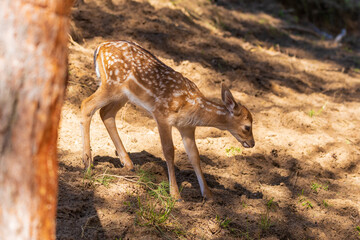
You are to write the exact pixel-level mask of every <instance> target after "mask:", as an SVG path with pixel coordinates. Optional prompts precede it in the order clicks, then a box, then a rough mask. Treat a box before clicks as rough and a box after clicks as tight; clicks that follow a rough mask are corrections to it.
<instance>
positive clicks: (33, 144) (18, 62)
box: [0, 0, 72, 240]
mask: <svg viewBox="0 0 360 240" xmlns="http://www.w3.org/2000/svg"><path fill="white" fill-rule="evenodd" d="M71 3H72V0H1V1H0V23H1V24H0V74H1V75H0V239H2V240H6V239H9V240H10V239H11V240H14V239H44V240H47V239H55V215H56V204H57V185H58V183H57V155H56V144H57V137H58V131H57V130H58V124H59V118H60V109H61V106H62V103H63V99H64V92H65V85H66V78H67V42H68V37H67V32H68V22H69V14H70V7H71Z"/></svg>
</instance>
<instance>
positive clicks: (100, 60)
mask: <svg viewBox="0 0 360 240" xmlns="http://www.w3.org/2000/svg"><path fill="white" fill-rule="evenodd" d="M94 63H95V71H96V75H97V77H98V78H100V79H101V83H100V87H99V88H98V89H97V90H96V92H95V93H94V94H92V95H91V96H90V97H88V98H87V99H85V100H84V101H83V102H82V104H81V116H82V121H81V129H82V138H83V157H82V160H83V163H84V164H85V168H89V167H91V163H92V157H91V149H90V122H91V117H92V115H93V114H94V113H95V111H96V110H98V109H100V116H101V119H102V121H103V122H104V125H105V127H106V129H107V131H108V133H109V135H110V137H111V139H112V141H113V143H114V145H115V148H116V151H117V153H118V156H119V158H120V161H121V163H122V164H123V166H124V167H125V168H127V169H129V170H133V168H134V166H133V163H132V161H131V160H130V158H129V155H128V153H127V152H126V150H125V148H124V145H123V144H122V142H121V140H120V137H119V134H118V132H117V129H116V125H115V115H116V113H117V112H118V111H119V110H120V109H121V107H123V106H124V104H125V103H126V102H127V101H130V102H131V103H133V104H136V105H138V106H140V107H142V108H144V109H145V110H147V111H148V112H149V113H150V114H151V115H152V116H153V118H154V119H155V121H156V123H157V126H158V130H159V135H160V139H161V145H162V150H163V153H164V156H165V159H166V164H167V168H168V174H169V182H170V194H171V195H172V196H173V197H174V198H175V199H179V200H180V199H181V198H180V193H179V188H178V185H177V182H176V178H175V170H174V145H173V141H172V134H171V131H172V127H173V126H174V127H176V128H177V129H178V130H179V132H180V134H181V137H182V141H183V144H184V147H185V150H186V153H187V155H188V157H189V160H190V162H191V164H192V166H193V168H194V170H195V173H196V176H197V179H198V181H199V184H200V190H201V194H202V196H203V197H204V198H211V197H212V193H211V191H210V189H209V187H208V186H207V184H206V181H205V179H204V175H203V173H202V171H201V168H200V157H199V152H198V149H197V146H196V143H195V128H196V126H212V127H216V128H218V129H221V130H228V131H229V132H230V133H231V134H232V135H233V136H234V137H235V138H236V139H237V140H238V141H239V142H240V143H241V144H242V145H243V146H244V147H246V148H251V147H254V145H255V141H254V138H253V134H252V116H251V113H250V112H249V110H248V109H247V108H246V107H244V106H242V105H240V104H239V103H237V102H236V101H235V99H234V97H233V96H232V94H231V92H230V90H229V89H228V88H227V87H225V86H224V85H222V86H221V98H222V101H223V104H218V103H215V102H212V101H210V100H208V99H207V98H206V97H205V96H204V95H203V94H202V93H201V92H200V90H199V89H198V88H197V86H196V85H195V84H194V83H193V82H192V81H190V80H189V79H187V78H185V77H184V76H182V75H181V74H180V73H178V72H176V71H175V70H173V69H172V68H170V67H168V66H167V65H165V64H164V63H162V62H161V61H160V60H159V59H157V58H156V57H155V56H154V55H152V54H151V53H150V52H148V51H147V50H145V49H144V48H142V47H141V46H139V45H137V44H135V43H132V42H128V41H118V42H105V43H102V44H101V45H99V46H98V48H97V49H96V50H95V53H94Z"/></svg>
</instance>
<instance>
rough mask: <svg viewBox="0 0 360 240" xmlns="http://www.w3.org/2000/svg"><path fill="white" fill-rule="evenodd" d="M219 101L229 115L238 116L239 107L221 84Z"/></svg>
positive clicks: (227, 89) (226, 88)
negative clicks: (220, 100)
mask: <svg viewBox="0 0 360 240" xmlns="http://www.w3.org/2000/svg"><path fill="white" fill-rule="evenodd" d="M221 99H222V101H223V103H224V105H225V107H226V108H227V110H229V112H230V113H231V114H234V115H239V113H240V106H239V104H237V102H236V101H235V99H234V97H233V95H232V93H231V92H230V90H229V88H228V87H226V86H225V84H221Z"/></svg>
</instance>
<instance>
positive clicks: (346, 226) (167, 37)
mask: <svg viewBox="0 0 360 240" xmlns="http://www.w3.org/2000/svg"><path fill="white" fill-rule="evenodd" d="M103 2H105V3H103ZM238 2H242V1H230V0H229V1H219V3H218V4H217V5H216V4H212V3H211V2H210V1H206V0H200V1H191V0H182V1H181V0H177V1H165V0H160V1H155V0H149V1H145V0H144V1H131V0H129V1H125V0H113V1H112V2H111V1H100V0H85V4H83V5H80V6H76V7H74V9H73V13H72V19H73V20H72V24H73V34H72V35H73V37H74V40H75V41H77V42H78V43H79V44H80V45H81V46H74V45H70V56H69V85H68V89H67V98H66V101H65V104H64V107H63V111H62V119H61V126H60V135H59V144H58V151H59V174H60V176H59V203H58V215H57V239H175V238H182V239H360V238H359V237H360V235H359V233H358V232H357V230H356V227H357V226H360V214H359V213H360V147H359V146H360V134H359V128H360V78H359V77H360V74H359V72H360V71H359V68H360V55H359V53H358V51H357V50H358V49H357V50H356V46H359V43H358V42H356V41H355V43H354V41H352V42H351V43H348V42H345V43H343V45H342V46H336V45H334V44H333V43H331V42H329V41H323V40H320V39H317V38H316V37H314V36H312V35H308V34H306V33H304V32H299V31H290V30H286V28H284V27H283V26H285V25H289V24H291V25H293V24H296V23H294V21H293V18H292V16H291V15H286V14H285V16H282V17H281V18H280V17H279V16H277V15H276V13H277V12H278V11H279V9H282V7H281V5H279V4H277V3H276V1H254V3H251V4H243V3H238ZM265 2H266V3H265ZM354 34H356V33H354ZM349 38H350V37H349ZM357 39H358V38H357ZM107 40H131V41H135V42H137V43H139V44H141V45H142V46H143V47H145V48H147V49H149V50H150V51H151V52H152V53H153V54H155V55H156V56H158V57H159V59H161V60H162V61H163V62H164V63H166V64H167V65H169V66H170V67H172V68H173V69H175V70H176V71H178V72H180V73H182V74H183V75H184V76H186V77H188V78H189V79H191V80H192V81H194V82H195V83H196V84H197V85H198V87H199V88H200V90H201V91H202V92H203V93H204V94H205V95H206V96H207V97H209V98H210V99H220V84H221V83H222V82H224V83H226V84H227V85H229V86H230V88H231V90H232V92H233V95H234V97H235V98H236V99H238V100H239V101H240V102H241V103H242V104H244V105H245V106H247V107H248V109H249V110H250V111H251V112H252V113H253V117H254V123H253V131H254V136H255V140H256V146H255V148H253V149H243V148H242V147H241V146H240V144H239V143H238V142H237V141H236V140H235V139H234V138H233V137H232V136H231V135H230V134H229V133H227V132H222V131H220V130H217V129H214V128H198V129H197V131H196V135H197V140H196V143H197V145H198V148H199V151H200V154H201V160H202V163H201V166H202V169H203V172H204V174H205V178H206V180H207V182H208V184H209V186H210V188H211V189H212V191H213V193H214V200H213V201H211V202H209V201H208V202H204V201H203V199H202V197H201V193H200V189H199V184H198V182H197V180H196V176H195V173H194V172H193V170H192V168H191V165H190V163H189V162H188V160H187V156H186V154H185V151H184V148H183V146H182V143H181V139H180V135H179V133H178V132H177V131H176V130H175V131H174V132H173V137H174V144H175V147H176V153H175V154H176V160H175V162H176V175H177V180H178V184H179V185H180V186H182V188H183V190H182V193H181V195H182V198H183V200H184V202H180V203H176V205H175V208H174V210H173V212H172V216H171V218H170V219H169V220H168V222H167V223H166V224H164V225H163V228H162V229H163V232H159V231H157V230H156V229H155V228H154V227H151V226H141V225H139V224H136V221H135V220H136V211H137V210H136V203H137V198H138V197H140V198H141V197H142V196H144V194H146V191H145V190H144V188H143V187H141V186H139V185H138V184H136V183H132V182H128V181H124V180H121V179H119V180H112V181H111V182H110V184H109V185H108V186H104V185H101V184H93V185H90V184H89V180H88V179H85V178H84V172H83V165H82V161H81V151H82V143H81V136H80V128H79V122H80V118H79V116H80V115H79V110H80V104H81V101H82V100H84V99H85V98H86V97H88V96H90V95H91V94H92V93H93V92H94V91H95V90H96V88H97V80H96V76H95V73H94V71H93V63H92V53H93V51H94V49H95V48H96V46H97V45H98V44H99V43H101V42H103V41H107ZM356 44H358V45H356ZM116 121H117V126H118V131H119V134H120V137H121V138H122V140H123V143H124V145H125V147H126V149H127V150H128V151H129V153H130V157H131V159H132V160H133V162H134V163H135V164H136V169H137V170H139V169H145V170H146V171H149V172H151V173H152V174H153V175H155V176H156V177H157V179H158V181H161V180H165V181H167V172H166V164H165V161H164V157H163V155H162V151H161V144H160V140H159V136H158V132H157V127H156V124H155V122H154V120H152V119H151V118H150V117H149V115H148V114H147V113H146V112H145V111H144V110H142V109H140V108H138V107H136V106H133V105H131V104H127V105H126V106H125V107H123V108H122V109H121V110H120V112H119V113H118V116H117V120H116ZM91 146H92V153H93V156H95V167H94V173H103V172H105V171H107V173H111V174H115V175H119V176H128V175H136V173H129V172H127V171H126V170H125V169H123V168H121V166H120V162H119V160H118V159H117V158H116V156H115V153H114V146H113V144H112V142H111V140H110V138H109V136H108V134H107V132H106V129H105V127H104V125H103V124H102V121H101V119H100V117H99V115H98V114H95V116H94V118H93V121H92V125H91ZM226 149H237V150H239V151H227V150H226ZM271 199H272V201H273V204H272V207H271V209H270V210H267V203H268V202H269V200H271ZM127 203H130V204H131V206H134V207H132V208H129V207H128V205H127ZM266 213H268V214H266ZM264 216H267V217H268V219H269V222H270V227H269V228H264V227H263V226H262V224H261V219H263V217H264ZM225 219H227V220H229V224H228V225H227V226H221V224H220V222H221V221H222V220H225ZM179 226H180V227H179ZM179 228H181V230H182V232H183V233H181V234H177V233H176V231H175V230H176V229H179ZM174 229H175V230H174Z"/></svg>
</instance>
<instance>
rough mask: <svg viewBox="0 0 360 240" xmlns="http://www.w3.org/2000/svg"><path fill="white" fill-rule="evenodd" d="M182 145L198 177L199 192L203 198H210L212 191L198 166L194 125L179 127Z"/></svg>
mask: <svg viewBox="0 0 360 240" xmlns="http://www.w3.org/2000/svg"><path fill="white" fill-rule="evenodd" d="M179 131H180V134H181V137H182V140H183V143H184V147H185V150H186V153H187V155H188V158H189V160H190V162H191V164H192V166H193V168H194V171H195V173H196V177H197V179H198V182H199V185H200V190H201V194H202V196H203V197H204V198H206V199H210V198H212V193H211V191H210V189H209V187H208V185H207V184H206V180H205V178H204V175H203V173H202V171H201V167H200V156H199V150H198V148H197V146H196V143H195V127H187V128H180V129H179Z"/></svg>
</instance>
